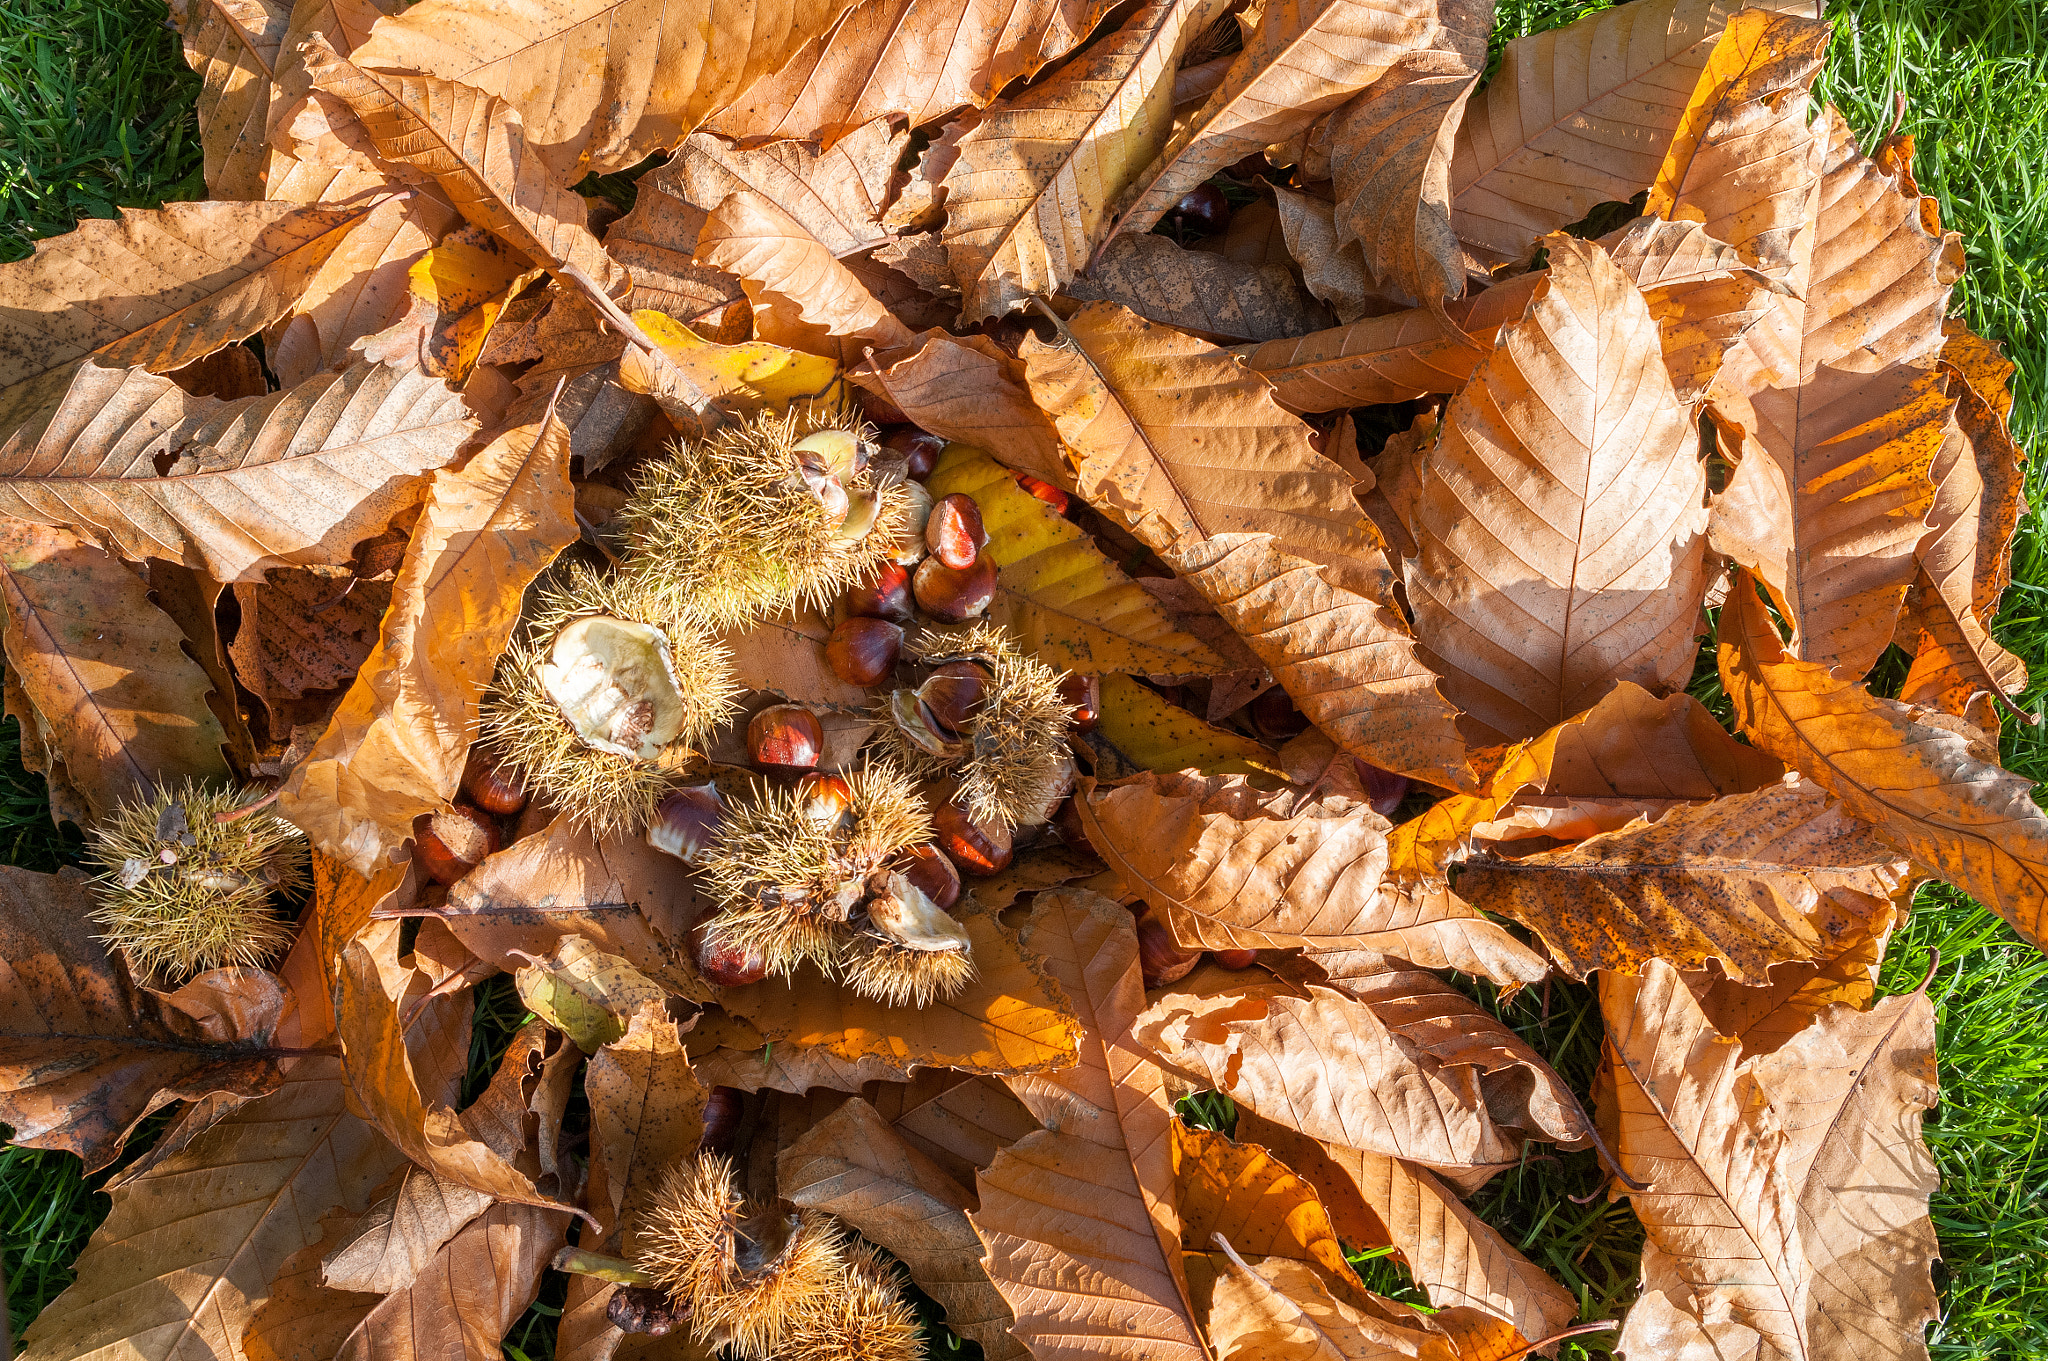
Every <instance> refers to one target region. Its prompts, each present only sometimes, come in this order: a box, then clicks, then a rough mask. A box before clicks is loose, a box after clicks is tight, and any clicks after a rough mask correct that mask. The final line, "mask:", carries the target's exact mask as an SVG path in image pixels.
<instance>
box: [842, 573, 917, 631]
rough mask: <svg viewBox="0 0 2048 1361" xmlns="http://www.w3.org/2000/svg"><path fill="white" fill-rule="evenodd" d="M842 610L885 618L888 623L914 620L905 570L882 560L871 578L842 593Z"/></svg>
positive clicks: (914, 608) (905, 623) (869, 616)
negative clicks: (863, 583)
mask: <svg viewBox="0 0 2048 1361" xmlns="http://www.w3.org/2000/svg"><path fill="white" fill-rule="evenodd" d="M846 612H847V613H848V614H852V615H859V616H861V617H863V618H866V619H886V620H888V621H889V622H890V623H892V624H904V625H908V624H913V623H915V622H917V607H916V604H915V603H914V602H913V601H912V599H911V595H910V571H909V569H908V568H906V567H904V566H903V565H902V564H901V563H896V562H885V563H883V564H882V566H881V568H880V570H878V571H877V572H876V573H875V579H874V580H873V581H870V582H869V583H867V585H865V586H856V587H854V588H853V589H852V590H850V591H848V592H847V593H846Z"/></svg>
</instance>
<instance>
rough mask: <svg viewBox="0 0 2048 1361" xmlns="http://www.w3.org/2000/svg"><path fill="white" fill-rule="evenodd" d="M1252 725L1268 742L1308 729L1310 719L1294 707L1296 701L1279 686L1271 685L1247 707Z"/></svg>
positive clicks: (1298, 734)
mask: <svg viewBox="0 0 2048 1361" xmlns="http://www.w3.org/2000/svg"><path fill="white" fill-rule="evenodd" d="M1246 714H1247V716H1248V717H1249V718H1250V719H1251V721H1252V727H1253V728H1254V729H1256V730H1257V732H1258V734H1259V736H1261V737H1263V738H1265V739H1266V740H1267V741H1268V742H1284V741H1285V740H1287V739H1288V738H1290V737H1298V736H1300V735H1301V734H1302V733H1304V732H1307V731H1308V720H1307V719H1306V718H1303V717H1302V716H1301V712H1300V710H1298V709H1296V708H1295V707H1294V701H1293V700H1291V699H1289V698H1288V697H1287V692H1286V691H1285V690H1282V689H1281V688H1280V687H1279V686H1277V685H1275V686H1270V687H1268V688H1267V689H1265V690H1262V691H1260V692H1259V697H1258V698H1257V699H1255V700H1253V701H1252V702H1251V704H1250V706H1249V707H1248V708H1247V709H1246Z"/></svg>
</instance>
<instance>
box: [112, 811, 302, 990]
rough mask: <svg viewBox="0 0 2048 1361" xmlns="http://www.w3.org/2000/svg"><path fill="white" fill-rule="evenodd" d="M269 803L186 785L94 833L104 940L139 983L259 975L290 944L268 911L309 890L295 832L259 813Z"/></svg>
mask: <svg viewBox="0 0 2048 1361" xmlns="http://www.w3.org/2000/svg"><path fill="white" fill-rule="evenodd" d="M261 797H262V796H261V795H260V794H258V793H250V792H247V791H240V790H236V789H232V788H226V787H212V788H209V787H208V786H205V785H202V784H199V783H196V782H194V781H191V780H187V781H186V782H185V783H183V784H182V785H179V786H176V787H171V786H165V787H162V788H159V789H158V790H157V791H156V792H155V793H154V794H152V795H150V796H149V797H147V798H144V799H140V800H136V801H133V802H130V803H125V804H123V805H121V806H120V807H119V808H117V809H116V810H115V811H114V812H113V813H112V815H110V816H109V817H108V818H107V819H106V820H105V821H103V822H102V823H100V825H99V826H98V827H96V828H94V829H93V834H92V841H91V848H90V855H91V857H92V859H93V861H94V862H95V863H97V864H98V865H99V866H100V868H101V869H102V871H103V872H102V873H101V874H100V875H99V876H98V877H96V878H95V879H94V881H93V889H94V894H95V896H96V897H97V898H98V899H99V904H100V905H99V907H98V908H96V909H95V910H94V911H93V914H92V920H93V921H94V922H95V923H97V924H98V925H100V926H104V927H105V928H106V930H107V933H106V934H105V935H104V936H101V937H100V939H101V940H102V941H105V942H106V943H107V944H108V945H110V946H113V947H115V948H117V949H119V950H120V951H121V952H122V953H123V954H124V955H126V956H127V959H128V966H129V969H130V970H131V971H132V972H133V973H134V974H135V975H136V977H138V978H143V979H149V980H153V981H157V982H163V983H174V982H182V981H183V980H184V979H186V978H189V977H191V976H192V975H194V974H198V973H203V972H205V971H206V970H208V969H218V968H222V967H224V966H230V965H235V966H242V967H251V968H253V967H256V966H258V965H262V964H265V963H267V962H269V961H270V960H271V959H273V958H274V957H275V956H276V955H277V954H278V953H279V952H280V951H282V950H283V949H284V947H285V946H286V945H288V944H290V942H291V934H292V933H291V927H290V925H289V924H287V923H286V922H284V921H282V920H280V919H279V918H278V916H277V914H276V913H275V911H273V909H272V907H271V895H272V894H273V893H275V892H277V891H278V890H279V889H287V890H288V889H296V888H299V887H301V886H302V885H303V884H304V883H305V881H306V860H307V853H306V842H305V838H304V837H303V836H301V835H300V833H299V830H298V828H296V827H294V826H292V825H291V824H290V823H289V822H286V821H285V820H284V819H283V818H280V817H277V816H276V815H274V814H272V813H270V812H268V811H267V810H265V809H261V808H259V809H257V810H256V811H254V812H248V813H243V814H241V815H240V816H234V817H229V818H228V819H227V820H226V821H222V817H223V815H227V814H233V813H235V811H236V810H237V809H239V808H243V807H247V806H248V805H249V804H252V803H254V802H256V801H257V800H258V799H260V798H261Z"/></svg>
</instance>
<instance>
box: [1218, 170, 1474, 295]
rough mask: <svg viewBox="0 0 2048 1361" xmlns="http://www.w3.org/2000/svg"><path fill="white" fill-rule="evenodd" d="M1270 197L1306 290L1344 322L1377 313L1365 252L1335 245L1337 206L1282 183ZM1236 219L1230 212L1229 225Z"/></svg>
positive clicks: (1353, 245)
mask: <svg viewBox="0 0 2048 1361" xmlns="http://www.w3.org/2000/svg"><path fill="white" fill-rule="evenodd" d="M1273 199H1274V203H1275V205H1276V207H1275V210H1274V211H1275V212H1276V213H1277V215H1278V216H1279V219H1280V233H1281V236H1282V238H1283V239H1284V240H1285V242H1286V245H1287V255H1288V257H1289V259H1291V260H1293V261H1296V262H1298V267H1299V268H1300V270H1301V277H1302V282H1303V283H1304V284H1305V285H1306V286H1307V288H1308V291H1309V292H1311V293H1313V294H1315V296H1316V297H1318V298H1320V299H1321V300H1322V301H1323V302H1325V303H1328V304H1329V307H1330V311H1331V312H1333V313H1334V314H1335V315H1336V318H1337V320H1338V321H1340V322H1343V323H1344V324H1345V325H1347V326H1348V325H1350V324H1351V323H1352V322H1355V321H1357V320H1358V319H1359V318H1361V317H1366V316H1377V315H1380V314H1381V313H1382V312H1383V311H1384V310H1385V309H1384V304H1385V301H1386V300H1385V299H1384V298H1382V297H1380V295H1379V288H1378V285H1377V284H1375V283H1374V282H1373V278H1372V276H1371V275H1370V274H1368V273H1366V270H1365V252H1364V251H1362V250H1360V249H1359V246H1358V243H1357V242H1356V241H1351V242H1347V243H1346V244H1344V245H1342V246H1339V245H1338V244H1337V206H1336V205H1335V204H1333V203H1331V202H1330V201H1329V200H1328V199H1323V198H1315V197H1313V196H1311V195H1308V194H1301V193H1296V192H1295V191H1294V190H1292V189H1288V188H1285V187H1284V186H1281V185H1275V186H1273ZM1236 222H1237V219H1236V218H1235V217H1234V216H1233V217H1232V219H1231V225H1232V226H1235V225H1236ZM1431 320H1435V314H1434V313H1432V314H1431Z"/></svg>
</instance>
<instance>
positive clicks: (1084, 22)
mask: <svg viewBox="0 0 2048 1361" xmlns="http://www.w3.org/2000/svg"><path fill="white" fill-rule="evenodd" d="M1111 8H1113V6H1111V5H1110V4H1108V3H1107V2H1106V0H1029V2H1028V3H1012V2H1009V0H1004V2H1002V3H998V2H997V0H865V3H862V4H857V5H855V6H853V8H851V9H849V10H847V11H846V13H845V14H844V15H843V16H842V17H841V18H840V19H839V20H838V21H837V22H836V23H834V24H833V25H832V26H831V27H830V28H828V29H822V30H811V31H812V32H814V33H815V36H813V37H812V38H811V40H810V41H809V42H808V43H807V44H805V46H804V47H803V49H802V50H801V51H799V52H798V53H797V54H796V55H795V56H794V57H791V58H790V59H789V61H788V62H787V63H785V64H784V65H783V67H782V69H781V70H780V71H778V72H777V73H776V74H775V75H773V76H770V77H768V78H766V79H764V80H762V81H760V82H759V83H757V84H756V85H754V86H753V88H752V89H750V90H748V91H747V92H746V93H745V94H744V95H743V96H741V97H740V98H739V99H738V100H736V101H735V102H734V103H733V105H732V106H731V107H730V108H728V109H726V110H724V111H723V112H720V113H718V114H716V115H714V116H713V118H712V119H711V121H710V123H709V124H707V125H706V126H707V127H708V128H709V130H710V131H712V132H716V133H719V134H721V135H723V136H726V137H736V138H741V139H744V140H745V141H746V142H747V143H748V144H750V145H751V144H754V143H757V142H771V141H777V140H781V139H784V138H795V139H809V138H815V139H818V140H821V141H823V142H824V143H826V144H827V145H830V144H831V143H832V142H834V141H836V140H837V139H838V138H840V137H842V136H845V135H846V134H848V133H849V132H851V131H852V130H853V129H854V128H856V127H859V126H860V125H861V124H863V123H866V122H868V121H870V120H871V119H876V118H884V117H889V116H892V115H897V116H901V117H903V118H904V119H905V120H906V121H907V122H908V123H909V125H910V126H911V127H922V126H925V125H927V124H930V123H933V122H936V121H937V120H938V119H940V118H942V117H943V116H944V115H945V114H947V113H949V112H951V111H952V110H954V109H958V108H962V107H965V106H966V105H969V104H972V105H975V106H977V107H980V106H985V105H987V104H988V103H989V101H990V100H992V99H994V98H995V97H996V92H997V91H998V90H1000V89H1002V87H1003V86H1004V85H1005V84H1007V83H1009V82H1010V81H1012V80H1015V79H1017V78H1018V77H1026V76H1030V75H1032V74H1034V73H1035V72H1037V71H1038V69H1039V68H1040V67H1042V66H1044V65H1045V64H1046V63H1047V62H1049V61H1052V60H1053V59H1055V58H1057V57H1062V56H1065V55H1066V54H1067V53H1068V52H1069V51H1071V50H1072V49H1073V48H1075V47H1076V46H1078V45H1079V44H1080V43H1081V41H1082V39H1084V38H1086V37H1087V36H1088V35H1089V33H1091V32H1092V31H1093V30H1094V28H1095V26H1096V24H1098V23H1100V22H1101V21H1102V18H1103V16H1104V15H1105V14H1107V13H1108V12H1109V11H1110V9H1111Z"/></svg>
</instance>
